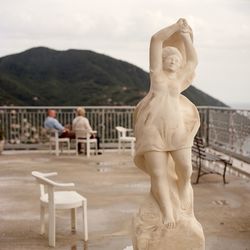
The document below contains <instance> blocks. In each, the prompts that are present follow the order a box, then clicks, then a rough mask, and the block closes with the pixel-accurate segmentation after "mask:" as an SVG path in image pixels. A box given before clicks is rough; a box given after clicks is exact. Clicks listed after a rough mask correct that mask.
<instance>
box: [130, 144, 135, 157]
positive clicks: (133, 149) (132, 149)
mask: <svg viewBox="0 0 250 250" xmlns="http://www.w3.org/2000/svg"><path fill="white" fill-rule="evenodd" d="M134 152H135V143H134V141H131V155H132V156H134Z"/></svg>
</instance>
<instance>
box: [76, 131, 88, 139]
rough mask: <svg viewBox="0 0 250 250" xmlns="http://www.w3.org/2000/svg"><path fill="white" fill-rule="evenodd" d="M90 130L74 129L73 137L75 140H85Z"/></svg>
mask: <svg viewBox="0 0 250 250" xmlns="http://www.w3.org/2000/svg"><path fill="white" fill-rule="evenodd" d="M90 132H91V131H90V130H89V129H76V130H75V136H76V139H77V138H82V139H83V138H86V139H88V138H89V137H90Z"/></svg>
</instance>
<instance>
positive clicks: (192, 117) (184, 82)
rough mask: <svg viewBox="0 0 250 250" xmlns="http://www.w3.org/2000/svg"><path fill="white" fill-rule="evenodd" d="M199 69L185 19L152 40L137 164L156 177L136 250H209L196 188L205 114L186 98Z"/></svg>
mask: <svg viewBox="0 0 250 250" xmlns="http://www.w3.org/2000/svg"><path fill="white" fill-rule="evenodd" d="M197 63H198V61H197V55H196V52H195V49H194V47H193V33H192V29H191V28H190V26H189V25H188V23H187V21H186V20H185V19H183V18H181V19H179V20H178V21H177V22H176V23H175V24H173V25H171V26H168V27H166V28H164V29H162V30H160V31H159V32H157V33H156V34H154V35H153V36H152V38H151V42H150V81H151V86H150V91H149V93H148V94H147V95H146V96H145V97H144V99H143V100H141V101H140V102H139V103H138V105H137V107H136V109H135V113H134V121H135V136H136V148H135V158H134V161H135V164H136V166H138V167H139V168H140V169H142V170H143V171H145V172H146V173H147V174H148V175H149V176H150V179H151V191H150V194H149V196H148V197H147V199H146V200H145V202H144V204H143V205H142V206H141V208H140V210H139V213H138V214H137V215H136V216H135V218H134V223H133V230H134V233H133V245H134V250H151V249H152V250H165V249H167V250H187V249H196V250H202V249H204V235H203V230H202V227H201V225H200V224H199V222H198V221H197V220H196V219H195V217H194V214H193V190H192V186H191V183H190V177H191V174H192V160H191V147H192V144H193V139H194V136H195V134H196V132H197V130H198V128H199V125H200V121H199V113H198V111H197V109H196V107H195V106H194V105H193V104H192V103H191V102H190V101H189V100H188V99H187V98H186V97H184V96H183V95H181V92H182V91H183V90H185V89H186V88H187V87H188V86H189V85H190V84H191V81H192V79H193V77H194V71H195V68H196V66H197Z"/></svg>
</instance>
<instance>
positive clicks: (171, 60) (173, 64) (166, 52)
mask: <svg viewBox="0 0 250 250" xmlns="http://www.w3.org/2000/svg"><path fill="white" fill-rule="evenodd" d="M182 61H183V58H182V55H181V52H180V51H179V50H178V49H177V48H175V47H171V46H167V47H165V48H163V49H162V67H163V70H167V71H171V72H176V71H178V70H179V68H180V67H181V65H182Z"/></svg>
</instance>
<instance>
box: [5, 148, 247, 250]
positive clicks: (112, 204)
mask: <svg viewBox="0 0 250 250" xmlns="http://www.w3.org/2000/svg"><path fill="white" fill-rule="evenodd" d="M33 170H37V171H42V172H52V171H56V172H58V176H57V177H54V179H55V180H56V181H60V182H74V183H75V185H76V187H75V189H76V191H78V192H79V193H80V194H82V195H83V196H85V197H86V198H87V199H88V223H89V241H88V243H87V244H85V243H84V242H83V241H82V240H81V232H80V231H79V232H76V233H75V234H72V233H71V231H70V214H69V211H58V212H57V215H56V223H57V226H56V227H57V228H56V247H55V249H61V250H66V249H67V250H80V249H81V250H83V249H84V250H123V249H124V248H125V247H126V246H128V245H131V240H130V236H129V231H130V225H131V218H132V215H133V214H134V213H135V212H136V211H137V209H138V207H139V205H140V203H141V202H142V201H143V199H144V196H145V195H146V194H147V193H148V192H149V188H150V186H149V178H148V176H146V175H145V174H144V173H143V172H141V171H140V170H139V169H137V168H136V167H135V166H134V164H133V162H132V158H131V156H130V155H129V153H127V152H125V153H123V154H120V155H119V154H118V153H117V152H110V151H108V152H104V154H103V155H98V156H92V157H91V158H90V159H87V158H86V157H85V156H79V157H77V156H75V155H74V154H73V153H72V154H69V155H67V154H64V155H61V156H59V157H55V156H53V155H50V154H48V153H46V152H29V151H24V152H20V151H18V152H10V151H9V152H4V154H3V155H1V156H0V249H1V250H21V249H22V250H26V249H27V250H28V249H32V250H33V249H34V250H43V249H51V248H49V247H48V239H47V234H46V235H45V236H40V235H39V187H38V185H37V184H36V182H35V179H34V178H33V177H32V176H31V171H33ZM195 174H196V173H195V171H194V175H195ZM227 179H228V180H229V184H227V185H223V183H222V178H221V177H220V176H214V175H208V176H204V177H202V178H201V181H200V184H198V185H194V186H193V188H194V201H195V204H194V206H195V215H196V217H197V219H198V220H199V221H200V223H201V224H202V226H203V229H204V233H205V238H206V250H226V249H227V250H250V180H249V179H248V180H247V179H241V178H238V177H234V176H228V177H227ZM78 213H79V214H78V228H79V229H80V226H81V217H80V210H79V212H78ZM187 249H188V248H187Z"/></svg>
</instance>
